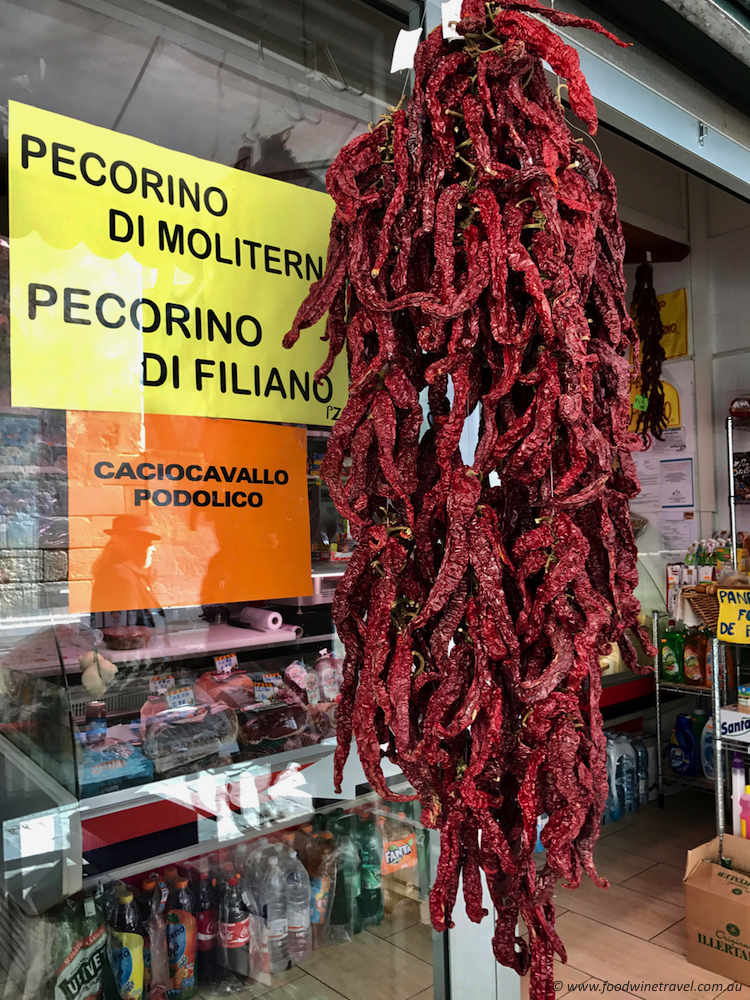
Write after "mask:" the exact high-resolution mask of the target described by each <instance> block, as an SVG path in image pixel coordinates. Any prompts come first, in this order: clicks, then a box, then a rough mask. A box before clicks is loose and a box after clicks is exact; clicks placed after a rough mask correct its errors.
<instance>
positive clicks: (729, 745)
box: [653, 416, 750, 862]
mask: <svg viewBox="0 0 750 1000" xmlns="http://www.w3.org/2000/svg"><path fill="white" fill-rule="evenodd" d="M726 428H727V464H728V472H729V496H728V505H729V534H730V551H731V558H732V567H733V568H734V569H735V570H736V569H737V509H736V508H737V503H738V502H739V503H748V502H750V501H746V500H739V501H738V500H737V493H736V483H735V474H734V458H735V450H734V432H735V430H741V431H750V420H736V419H735V418H733V417H731V416H729V417H727V421H726ZM658 627H659V612H658V611H654V612H653V629H654V644H655V645H656V649H657V655H656V659H655V661H654V674H655V677H654V683H655V690H656V726H657V732H656V741H657V753H658V757H659V763H658V791H659V805H660V806H663V804H664V785H663V770H664V765H663V760H662V756H661V752H662V746H661V698H660V693H661V691H662V690H671V691H679V692H683V691H684V692H685V693H686V694H693V695H699V696H701V695H702V696H706V697H709V698H710V699H711V711H712V714H713V718H714V781H713V787H714V792H715V805H716V835H717V836H718V838H719V861H720V862H721V861H723V858H724V834H725V833H726V817H725V812H724V810H725V787H726V777H727V770H728V769H727V767H726V756H725V755H726V754H727V753H729V752H735V751H736V752H739V753H743V754H746V755H748V754H750V744H749V743H745V742H742V741H740V740H732V739H723V738H722V736H721V709H722V705H724V704H726V701H727V685H728V678H727V674H728V671H727V663H726V644H725V643H723V642H720V641H719V639H718V637H717V636H715V635H712V636H711V687H710V689H709V690H707V689H705V688H700V687H691V686H689V685H682V684H668V683H667V684H664V683H662V682H661V655H660V649H659V645H658V642H657V640H658ZM738 669H739V668H738Z"/></svg>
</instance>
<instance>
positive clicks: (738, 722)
mask: <svg viewBox="0 0 750 1000" xmlns="http://www.w3.org/2000/svg"><path fill="white" fill-rule="evenodd" d="M727 737H729V738H731V739H732V740H735V741H738V742H741V743H750V713H749V712H744V711H743V712H741V711H740V709H739V706H738V705H725V706H724V707H723V708H722V710H721V738H722V739H723V740H725V739H727Z"/></svg>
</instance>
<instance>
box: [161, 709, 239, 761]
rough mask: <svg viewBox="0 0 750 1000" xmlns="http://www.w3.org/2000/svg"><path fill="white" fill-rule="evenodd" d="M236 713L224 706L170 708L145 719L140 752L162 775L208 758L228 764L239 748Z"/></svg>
mask: <svg viewBox="0 0 750 1000" xmlns="http://www.w3.org/2000/svg"><path fill="white" fill-rule="evenodd" d="M238 732H239V728H238V724H237V716H236V715H235V713H234V711H233V710H232V709H231V708H229V707H228V706H227V705H210V706H208V705H197V706H185V707H182V708H169V709H166V710H165V711H163V712H159V713H158V714H157V715H154V716H152V717H151V718H148V719H147V720H146V727H145V736H144V743H143V752H144V753H145V754H146V756H147V757H148V758H149V759H150V760H152V761H153V764H154V770H155V771H156V773H157V774H158V775H160V776H161V777H166V776H168V775H170V774H176V773H183V769H184V768H188V770H194V769H195V765H196V764H197V763H198V762H201V761H202V762H203V766H204V767H206V766H209V765H208V764H207V763H206V761H207V760H208V759H211V760H212V761H213V759H215V758H220V761H218V762H221V763H230V762H231V754H232V753H236V752H237V751H238V745H237V736H238Z"/></svg>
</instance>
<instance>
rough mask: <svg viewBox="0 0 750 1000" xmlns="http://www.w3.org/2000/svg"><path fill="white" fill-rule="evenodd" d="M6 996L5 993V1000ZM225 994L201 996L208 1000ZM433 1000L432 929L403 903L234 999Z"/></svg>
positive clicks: (416, 910) (411, 906) (416, 908)
mask: <svg viewBox="0 0 750 1000" xmlns="http://www.w3.org/2000/svg"><path fill="white" fill-rule="evenodd" d="M1 996H2V994H1V993H0V997H1ZM215 996H216V1000H218V997H219V996H221V997H222V1000H223V998H224V997H225V994H216V995H215V994H213V993H212V992H210V991H209V990H205V991H202V998H203V1000H215ZM258 997H262V1000H434V998H433V992H432V930H431V928H430V927H429V925H426V924H423V923H421V921H420V907H419V905H418V904H417V903H415V902H412V901H411V900H409V899H406V898H404V899H402V900H401V901H400V902H399V903H398V904H397V905H396V906H395V907H394V909H393V910H392V912H390V913H389V914H387V915H386V917H385V918H384V920H383V922H382V924H380V926H379V927H373V928H371V929H368V930H366V931H363V932H362V933H361V934H358V935H357V936H356V937H355V939H354V941H352V942H350V943H349V944H345V945H337V946H334V947H329V948H322V949H321V950H320V951H316V952H315V953H314V954H313V955H312V957H311V958H310V959H309V960H308V961H307V962H304V963H303V964H302V965H301V966H300V967H299V968H296V969H292V970H291V971H290V972H287V973H284V974H283V975H281V976H274V977H273V982H272V983H267V984H260V983H256V984H254V985H253V986H250V987H248V988H247V989H245V990H243V991H242V992H241V993H238V994H233V995H232V998H233V1000H256V998H258Z"/></svg>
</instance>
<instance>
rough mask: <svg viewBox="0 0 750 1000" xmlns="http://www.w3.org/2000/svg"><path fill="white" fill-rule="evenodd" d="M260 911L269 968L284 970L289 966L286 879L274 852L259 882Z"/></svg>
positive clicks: (274, 970) (271, 969) (278, 970)
mask: <svg viewBox="0 0 750 1000" xmlns="http://www.w3.org/2000/svg"><path fill="white" fill-rule="evenodd" d="M260 912H261V916H262V917H263V920H264V922H265V925H266V938H267V941H268V967H269V970H270V971H271V972H284V971H285V970H286V969H288V968H289V931H288V923H287V896H286V879H285V878H284V874H283V872H282V871H281V869H280V868H279V859H278V857H277V855H275V854H272V855H271V856H270V857H269V858H268V868H267V870H266V874H265V875H264V877H263V881H262V882H261V884H260Z"/></svg>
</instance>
